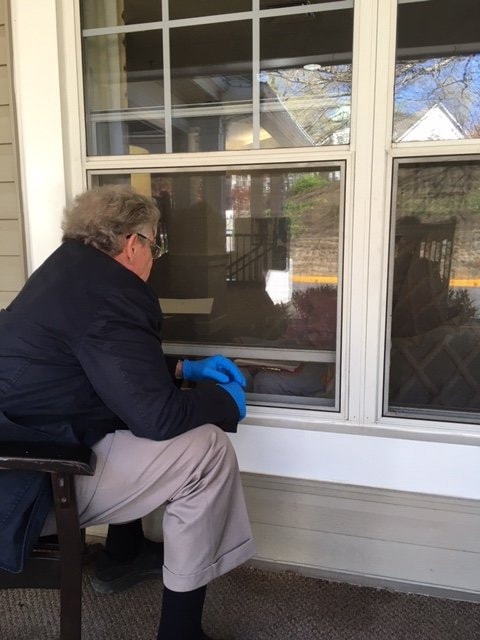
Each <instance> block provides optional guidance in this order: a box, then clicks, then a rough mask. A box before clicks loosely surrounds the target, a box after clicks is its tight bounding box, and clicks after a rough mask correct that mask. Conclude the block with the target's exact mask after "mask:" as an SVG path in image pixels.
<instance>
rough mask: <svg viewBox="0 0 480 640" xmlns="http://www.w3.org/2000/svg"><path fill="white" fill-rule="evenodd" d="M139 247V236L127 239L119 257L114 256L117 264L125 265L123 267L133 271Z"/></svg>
mask: <svg viewBox="0 0 480 640" xmlns="http://www.w3.org/2000/svg"><path fill="white" fill-rule="evenodd" d="M137 246H138V245H137V236H136V234H133V235H131V236H130V237H129V238H127V239H126V241H125V244H124V245H123V248H122V250H121V251H120V253H117V255H116V256H114V257H115V260H116V261H117V262H120V264H123V266H124V267H127V269H130V270H131V268H132V265H133V264H134V261H135V254H136V252H137Z"/></svg>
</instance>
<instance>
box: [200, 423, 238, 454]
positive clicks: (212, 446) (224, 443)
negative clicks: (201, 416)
mask: <svg viewBox="0 0 480 640" xmlns="http://www.w3.org/2000/svg"><path fill="white" fill-rule="evenodd" d="M195 431H196V432H198V438H199V441H201V447H199V454H200V455H202V456H209V455H210V456H212V455H213V456H214V457H216V456H221V457H222V458H226V459H233V460H236V456H235V451H234V449H233V446H232V443H231V442H230V438H229V437H228V436H227V434H226V433H225V432H224V431H222V430H221V429H220V428H219V427H217V426H216V425H214V424H204V425H202V426H201V427H198V429H195Z"/></svg>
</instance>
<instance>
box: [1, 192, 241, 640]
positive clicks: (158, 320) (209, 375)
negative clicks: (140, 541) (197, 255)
mask: <svg viewBox="0 0 480 640" xmlns="http://www.w3.org/2000/svg"><path fill="white" fill-rule="evenodd" d="M158 215H159V214H158V210H157V208H156V207H155V205H154V204H153V202H152V201H151V200H150V199H148V198H145V197H143V196H142V195H139V194H138V193H135V192H134V191H132V190H131V189H130V188H128V187H100V188H96V189H91V190H89V191H86V192H85V193H83V194H81V195H80V196H78V197H77V198H76V199H75V200H74V202H73V204H72V206H71V207H70V208H68V209H66V211H65V216H64V221H63V242H62V245H61V246H60V247H59V248H58V249H57V250H56V251H55V252H54V253H53V254H52V255H51V256H50V257H49V258H48V259H47V260H46V261H45V263H44V264H43V265H42V266H41V267H40V268H39V269H38V270H37V271H36V272H35V273H34V274H33V275H32V276H31V277H30V279H29V280H28V282H27V283H26V285H25V286H24V288H23V289H22V291H21V292H20V293H19V295H18V296H17V297H16V299H15V300H14V301H13V302H12V303H11V304H10V306H9V307H8V308H7V309H6V310H3V311H2V312H0V356H1V358H0V437H1V438H3V439H11V440H49V441H56V442H61V443H78V442H82V443H85V444H87V445H89V446H91V447H93V449H94V450H95V452H96V455H97V471H96V473H95V476H93V477H85V476H82V477H79V478H78V480H77V494H78V506H79V514H80V522H81V525H82V526H83V527H86V526H90V525H94V524H101V523H113V524H115V523H117V524H118V523H126V522H127V523H128V522H131V521H133V528H134V529H135V530H137V529H138V525H136V524H135V521H136V522H137V523H138V519H139V518H141V517H142V516H144V515H146V514H148V513H150V512H152V511H153V510H154V509H156V508H157V507H159V506H160V505H165V513H164V522H163V535H164V564H163V581H164V593H163V604H162V612H161V617H160V626H159V630H158V640H199V639H204V638H206V636H205V635H204V633H203V631H202V629H201V616H202V610H203V603H204V598H205V591H206V585H207V583H208V582H209V581H211V580H212V579H213V578H215V577H216V576H219V575H222V574H224V573H225V572H227V571H229V570H230V569H232V568H234V567H236V566H238V565H239V564H241V563H243V562H244V561H245V560H247V559H248V558H250V557H251V556H252V555H253V542H252V537H251V531H250V526H249V521H248V516H247V512H246V508H245V503H244V497H243V492H242V488H241V484H240V479H239V472H238V466H237V462H236V458H235V454H234V452H233V449H232V446H231V444H230V441H229V439H228V437H227V436H226V435H225V433H224V431H235V430H236V426H237V422H238V421H239V420H240V419H242V418H243V417H244V415H245V396H244V391H243V388H242V385H244V380H243V376H242V374H241V373H240V372H239V370H238V369H237V368H236V367H235V365H234V364H233V363H232V362H231V361H230V360H228V359H227V358H223V357H222V356H213V357H211V358H206V359H203V360H197V361H189V360H184V361H183V362H181V361H177V360H173V359H171V358H169V357H166V356H164V354H163V352H162V346H161V340H160V329H161V325H162V315H161V311H160V308H159V304H158V300H157V298H156V296H155V294H154V292H153V290H152V289H151V288H150V287H149V286H148V285H147V284H146V280H147V278H148V276H149V273H150V270H151V268H152V261H153V259H154V258H156V257H158V255H159V254H160V253H161V251H160V248H159V247H158V245H156V243H155V240H154V239H155V233H156V226H157V223H158ZM182 378H183V379H187V380H195V381H198V380H213V381H214V382H215V383H216V384H211V385H202V386H201V387H199V388H196V389H191V390H182V389H181V388H179V381H180V380H181V379H182ZM7 498H8V499H7ZM12 505H14V508H12ZM0 523H1V524H2V526H1V528H0V529H1V531H0V567H2V568H4V569H7V570H13V571H18V570H20V569H21V567H22V563H23V558H24V556H25V555H26V554H28V551H29V549H30V548H31V545H32V544H33V543H34V541H35V540H36V538H37V537H38V535H39V534H40V533H41V532H42V531H43V533H44V534H45V533H52V532H54V530H55V525H54V519H53V517H52V511H51V502H50V495H49V492H48V486H47V485H46V484H44V481H43V479H42V477H41V474H26V472H11V471H8V472H2V473H1V474H0ZM126 529H127V531H128V525H127V527H126ZM118 530H120V531H122V527H121V526H120V527H118V528H117V531H118ZM121 537H122V536H121V535H120V538H121ZM114 544H115V541H114V542H113V546H114ZM121 546H122V544H120V547H121ZM123 546H125V545H124V544H123Z"/></svg>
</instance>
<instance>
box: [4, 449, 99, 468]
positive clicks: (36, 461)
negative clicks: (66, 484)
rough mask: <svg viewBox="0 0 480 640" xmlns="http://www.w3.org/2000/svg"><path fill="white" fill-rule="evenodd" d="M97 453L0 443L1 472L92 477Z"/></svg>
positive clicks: (85, 450)
mask: <svg viewBox="0 0 480 640" xmlns="http://www.w3.org/2000/svg"><path fill="white" fill-rule="evenodd" d="M95 465H96V456H95V453H94V452H93V451H92V450H91V449H90V448H89V447H86V446H85V445H64V444H57V443H52V442H2V441H0V469H24V470H30V471H44V472H48V473H67V474H74V475H82V476H93V474H94V473H95Z"/></svg>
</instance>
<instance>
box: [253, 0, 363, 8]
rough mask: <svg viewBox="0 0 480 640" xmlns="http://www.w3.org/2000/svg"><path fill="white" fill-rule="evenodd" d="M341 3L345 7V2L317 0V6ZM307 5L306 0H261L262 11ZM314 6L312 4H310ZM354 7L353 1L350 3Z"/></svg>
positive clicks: (342, 0) (340, 0) (343, 0)
mask: <svg viewBox="0 0 480 640" xmlns="http://www.w3.org/2000/svg"><path fill="white" fill-rule="evenodd" d="M335 2H341V3H342V4H343V5H345V0H315V4H326V3H328V4H334V3H335ZM304 4H307V3H306V2H305V0H260V9H279V8H281V7H298V6H301V5H304ZM309 4H312V3H309ZM350 4H351V6H352V7H353V0H351V2H350Z"/></svg>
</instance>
